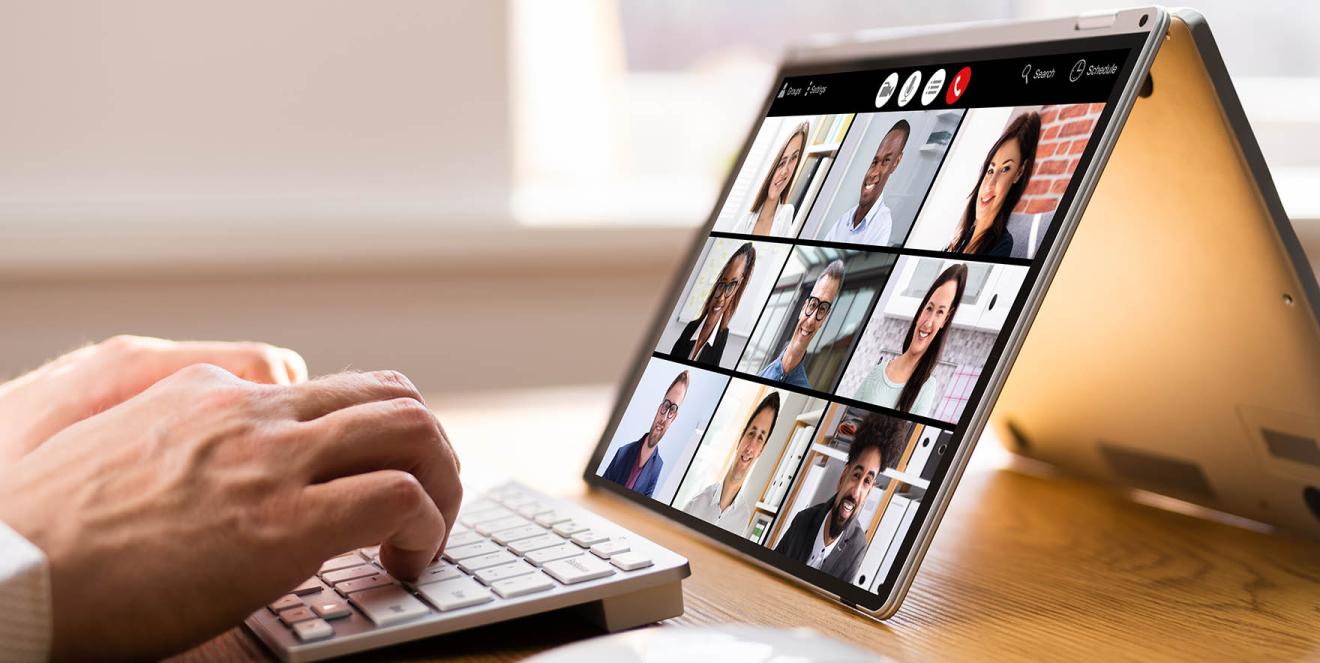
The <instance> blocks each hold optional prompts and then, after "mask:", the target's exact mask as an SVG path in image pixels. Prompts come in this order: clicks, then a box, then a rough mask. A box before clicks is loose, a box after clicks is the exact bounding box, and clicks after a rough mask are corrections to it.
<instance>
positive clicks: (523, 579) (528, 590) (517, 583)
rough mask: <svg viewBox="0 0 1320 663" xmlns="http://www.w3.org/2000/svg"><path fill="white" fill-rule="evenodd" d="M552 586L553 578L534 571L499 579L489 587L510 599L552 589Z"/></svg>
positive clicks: (553, 584)
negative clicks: (528, 573) (515, 576)
mask: <svg viewBox="0 0 1320 663" xmlns="http://www.w3.org/2000/svg"><path fill="white" fill-rule="evenodd" d="M554 586H555V583H554V581H553V580H551V579H549V578H547V577H545V576H544V575H542V574H540V573H534V574H532V575H525V576H519V577H517V578H509V579H508V580H501V581H499V582H497V583H495V584H493V585H491V586H490V588H491V589H493V590H495V593H496V594H499V595H500V596H502V597H504V598H506V599H511V598H514V597H516V596H526V595H528V594H535V593H536V592H544V591H545V590H547V589H553V588H554Z"/></svg>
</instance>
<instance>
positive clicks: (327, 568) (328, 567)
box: [318, 552, 362, 573]
mask: <svg viewBox="0 0 1320 663" xmlns="http://www.w3.org/2000/svg"><path fill="white" fill-rule="evenodd" d="M361 563H362V556H361V555H359V554H357V553H355V552H352V553H348V554H347V555H340V556H338V557H332V558H330V559H328V560H326V561H325V563H324V564H322V565H321V570H320V571H319V572H318V573H329V572H331V571H338V570H339V569H346V568H348V567H350V566H357V565H359V564H361Z"/></svg>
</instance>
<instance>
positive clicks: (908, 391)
mask: <svg viewBox="0 0 1320 663" xmlns="http://www.w3.org/2000/svg"><path fill="white" fill-rule="evenodd" d="M966 287H967V265H964V264H961V263H959V264H956V265H950V266H949V267H948V268H947V269H945V270H944V272H942V273H941V274H940V275H939V276H938V277H936V279H935V282H934V283H932V284H931V285H930V288H929V289H927V290H926V296H925V297H923V298H922V299H921V306H919V307H918V308H917V315H916V316H915V317H913V318H912V324H910V325H908V331H907V336H906V337H905V338H904V339H903V352H902V354H900V355H898V356H897V357H894V358H893V359H887V360H881V361H880V363H879V364H876V366H875V368H873V369H871V373H870V375H867V376H866V379H865V380H863V381H862V386H861V387H859V388H858V390H857V399H858V400H863V401H866V402H868V403H874V404H875V405H879V406H881V407H891V408H894V409H895V410H902V411H903V412H911V413H912V414H917V415H921V416H923V417H929V416H930V415H931V414H932V413H933V412H934V411H935V405H936V402H937V401H938V400H939V393H938V391H939V387H938V385H937V384H936V383H935V379H934V378H933V377H931V373H932V372H933V371H934V370H935V364H936V363H938V362H939V360H940V352H941V351H942V350H943V349H944V337H945V332H946V331H948V329H949V323H950V322H952V321H953V316H954V314H956V313H957V312H958V302H960V301H962V295H963V290H964V289H965V288H966Z"/></svg>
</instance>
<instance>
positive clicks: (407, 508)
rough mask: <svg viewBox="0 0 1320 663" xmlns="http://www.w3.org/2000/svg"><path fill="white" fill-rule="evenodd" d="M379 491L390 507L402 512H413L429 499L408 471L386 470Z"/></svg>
mask: <svg viewBox="0 0 1320 663" xmlns="http://www.w3.org/2000/svg"><path fill="white" fill-rule="evenodd" d="M381 492H382V495H383V497H384V499H385V500H386V501H387V502H388V504H389V505H390V508H392V509H395V510H398V511H399V512H402V513H414V512H416V511H417V510H418V509H421V508H422V507H423V506H425V504H426V502H427V501H428V500H429V498H428V497H427V495H426V491H425V490H424V489H423V488H422V484H421V483H420V482H418V481H417V477H414V476H413V475H412V474H409V473H408V472H402V471H391V472H388V473H387V474H386V475H385V478H384V480H383V485H382V489H381Z"/></svg>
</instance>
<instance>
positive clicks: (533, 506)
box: [514, 502, 552, 518]
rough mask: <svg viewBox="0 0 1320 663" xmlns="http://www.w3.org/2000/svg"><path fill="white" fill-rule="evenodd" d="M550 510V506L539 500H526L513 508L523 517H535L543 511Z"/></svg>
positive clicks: (547, 511) (548, 511)
mask: <svg viewBox="0 0 1320 663" xmlns="http://www.w3.org/2000/svg"><path fill="white" fill-rule="evenodd" d="M551 510H552V509H550V507H548V506H546V505H545V504H542V503H541V502H527V503H525V504H523V505H522V506H519V507H518V508H516V509H514V511H516V512H517V513H518V515H520V516H522V517H523V518H535V517H536V516H539V515H541V514H543V513H550V511H551Z"/></svg>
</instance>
